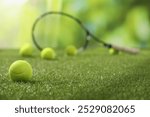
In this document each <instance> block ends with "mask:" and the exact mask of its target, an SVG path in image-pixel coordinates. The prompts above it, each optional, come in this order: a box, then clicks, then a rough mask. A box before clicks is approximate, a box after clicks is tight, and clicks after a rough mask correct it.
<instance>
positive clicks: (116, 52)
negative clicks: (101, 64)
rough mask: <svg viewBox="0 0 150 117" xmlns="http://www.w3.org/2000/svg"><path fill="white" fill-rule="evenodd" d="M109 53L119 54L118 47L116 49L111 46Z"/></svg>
mask: <svg viewBox="0 0 150 117" xmlns="http://www.w3.org/2000/svg"><path fill="white" fill-rule="evenodd" d="M109 54H111V55H117V54H119V51H118V50H116V49H114V48H110V49H109Z"/></svg>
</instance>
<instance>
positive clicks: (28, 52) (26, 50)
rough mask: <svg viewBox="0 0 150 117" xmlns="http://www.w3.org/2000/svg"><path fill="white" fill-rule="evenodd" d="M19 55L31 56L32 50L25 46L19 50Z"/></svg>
mask: <svg viewBox="0 0 150 117" xmlns="http://www.w3.org/2000/svg"><path fill="white" fill-rule="evenodd" d="M19 54H20V55H21V56H32V54H33V48H32V46H31V45H30V44H25V45H23V46H22V47H21V48H20V51H19Z"/></svg>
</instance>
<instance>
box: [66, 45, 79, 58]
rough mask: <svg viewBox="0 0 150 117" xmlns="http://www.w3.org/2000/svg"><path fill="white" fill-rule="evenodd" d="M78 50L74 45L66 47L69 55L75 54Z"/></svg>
mask: <svg viewBox="0 0 150 117" xmlns="http://www.w3.org/2000/svg"><path fill="white" fill-rule="evenodd" d="M77 52H78V50H77V48H76V47H75V46H73V45H70V46H68V47H67V48H66V53H67V55H69V56H74V55H76V54H77Z"/></svg>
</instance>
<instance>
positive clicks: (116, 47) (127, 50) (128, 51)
mask: <svg viewBox="0 0 150 117" xmlns="http://www.w3.org/2000/svg"><path fill="white" fill-rule="evenodd" d="M111 47H112V48H114V49H116V50H118V51H122V52H126V53H129V54H138V53H139V52H140V50H139V49H137V48H127V47H120V46H116V45H111Z"/></svg>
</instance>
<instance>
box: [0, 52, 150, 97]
mask: <svg viewBox="0 0 150 117" xmlns="http://www.w3.org/2000/svg"><path fill="white" fill-rule="evenodd" d="M38 54H39V53H37V54H35V56H34V57H32V58H23V57H20V56H19V55H18V51H17V50H0V99H150V51H142V52H141V53H140V54H139V55H135V56H134V55H127V54H120V55H117V56H116V55H115V56H111V55H109V54H108V52H107V50H101V49H91V50H90V49H89V50H87V51H84V52H82V53H80V54H79V55H77V56H74V57H68V56H66V55H65V54H64V53H61V52H60V53H58V56H57V60H54V61H47V60H42V59H41V58H40V57H39V56H38ZM19 59H24V60H27V61H28V62H29V63H31V65H32V66H33V71H34V74H33V80H32V81H30V82H27V83H24V82H13V81H11V80H10V79H9V77H8V69H9V66H10V65H11V63H12V62H14V61H15V60H19Z"/></svg>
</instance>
